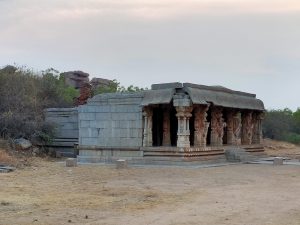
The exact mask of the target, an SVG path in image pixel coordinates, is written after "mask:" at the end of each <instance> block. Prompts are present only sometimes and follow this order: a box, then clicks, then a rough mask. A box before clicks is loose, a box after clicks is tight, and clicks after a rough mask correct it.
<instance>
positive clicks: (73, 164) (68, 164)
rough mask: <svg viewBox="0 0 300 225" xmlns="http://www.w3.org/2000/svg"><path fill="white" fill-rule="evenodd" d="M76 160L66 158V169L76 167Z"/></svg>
mask: <svg viewBox="0 0 300 225" xmlns="http://www.w3.org/2000/svg"><path fill="white" fill-rule="evenodd" d="M76 166H77V159H76V158H67V159H66V167H76Z"/></svg>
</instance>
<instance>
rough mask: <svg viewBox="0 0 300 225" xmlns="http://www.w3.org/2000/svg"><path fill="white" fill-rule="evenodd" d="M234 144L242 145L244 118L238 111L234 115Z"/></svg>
mask: <svg viewBox="0 0 300 225" xmlns="http://www.w3.org/2000/svg"><path fill="white" fill-rule="evenodd" d="M232 126H233V144H234V145H240V144H241V129H242V118H241V113H240V112H238V111H236V112H234V114H233V124H232Z"/></svg>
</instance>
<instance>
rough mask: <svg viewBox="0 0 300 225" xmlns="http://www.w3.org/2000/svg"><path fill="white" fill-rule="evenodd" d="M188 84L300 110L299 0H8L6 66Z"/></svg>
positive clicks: (3, 16) (2, 4)
mask: <svg viewBox="0 0 300 225" xmlns="http://www.w3.org/2000/svg"><path fill="white" fill-rule="evenodd" d="M13 63H17V64H18V65H26V66H28V67H30V68H33V69H35V70H44V69H47V68H50V67H53V68H55V69H57V70H59V71H61V72H64V71H69V70H82V71H85V72H87V73H89V74H90V75H91V76H92V77H94V76H97V77H102V78H108V79H117V80H118V81H119V82H121V84H123V85H125V86H128V85H130V84H133V85H137V86H141V87H150V85H151V84H152V83H161V82H190V83H198V84H204V85H222V86H225V87H228V88H231V89H235V90H241V91H246V92H252V93H255V94H257V97H258V98H260V99H262V100H263V101H264V103H265V106H266V108H268V109H271V108H275V109H277V108H284V107H289V108H291V109H293V110H295V109H296V108H297V107H298V106H299V107H300V1H299V0H184V1H183V0H148V1H146V0H0V66H4V65H6V64H13Z"/></svg>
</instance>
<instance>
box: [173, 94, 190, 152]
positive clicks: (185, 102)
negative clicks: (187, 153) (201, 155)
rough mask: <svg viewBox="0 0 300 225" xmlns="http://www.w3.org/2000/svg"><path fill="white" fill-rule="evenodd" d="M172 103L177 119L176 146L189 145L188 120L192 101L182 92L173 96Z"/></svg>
mask: <svg viewBox="0 0 300 225" xmlns="http://www.w3.org/2000/svg"><path fill="white" fill-rule="evenodd" d="M173 105H174V107H175V108H176V111H177V114H176V117H177V119H178V131H177V147H179V148H184V147H190V127H189V122H190V118H191V117H192V114H191V112H192V110H193V108H192V107H191V106H192V102H191V100H190V97H189V96H188V95H186V94H184V93H180V94H175V95H174V96H173Z"/></svg>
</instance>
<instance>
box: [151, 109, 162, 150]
mask: <svg viewBox="0 0 300 225" xmlns="http://www.w3.org/2000/svg"><path fill="white" fill-rule="evenodd" d="M152 122H153V129H152V140H153V146H162V140H163V109H162V108H161V107H157V108H153V118H152Z"/></svg>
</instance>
